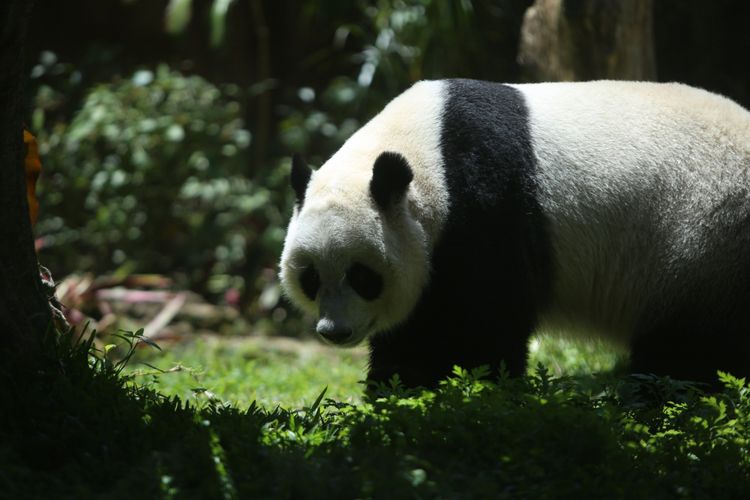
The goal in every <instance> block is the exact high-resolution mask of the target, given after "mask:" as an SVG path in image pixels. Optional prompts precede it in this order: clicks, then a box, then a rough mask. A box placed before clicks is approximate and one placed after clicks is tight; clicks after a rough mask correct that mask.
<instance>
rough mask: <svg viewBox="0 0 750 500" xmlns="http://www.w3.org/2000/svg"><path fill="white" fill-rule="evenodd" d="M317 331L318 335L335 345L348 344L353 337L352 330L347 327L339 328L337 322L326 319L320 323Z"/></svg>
mask: <svg viewBox="0 0 750 500" xmlns="http://www.w3.org/2000/svg"><path fill="white" fill-rule="evenodd" d="M315 330H316V331H317V332H318V335H320V336H321V337H323V338H324V339H326V340H328V341H329V342H333V343H334V344H341V343H343V342H346V341H347V340H348V339H349V338H351V336H352V329H351V328H349V327H347V326H339V325H337V324H336V323H335V322H333V321H331V320H330V319H326V318H323V319H321V320H320V321H318V326H317V328H316V329H315Z"/></svg>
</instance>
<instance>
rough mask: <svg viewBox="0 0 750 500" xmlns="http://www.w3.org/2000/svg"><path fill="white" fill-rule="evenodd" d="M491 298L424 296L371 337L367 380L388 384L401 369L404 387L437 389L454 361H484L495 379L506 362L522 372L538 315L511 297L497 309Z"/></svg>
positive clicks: (470, 364) (464, 363) (467, 365)
mask: <svg viewBox="0 0 750 500" xmlns="http://www.w3.org/2000/svg"><path fill="white" fill-rule="evenodd" d="M490 297H492V298H497V297H496V296H492V295H490V296H485V297H484V299H485V300H482V299H479V298H477V297H474V298H473V299H470V300H467V299H468V298H464V299H462V300H459V299H457V298H456V297H455V295H454V294H452V297H451V298H450V299H449V300H440V297H435V296H428V297H426V298H423V300H422V302H421V303H420V305H419V306H418V307H417V309H416V310H415V311H414V313H413V314H412V316H411V317H410V319H409V320H407V321H406V322H405V323H404V324H403V325H401V326H399V327H397V328H395V329H394V330H392V331H390V332H385V333H381V334H378V335H376V336H375V337H373V338H372V339H371V340H370V366H369V372H368V375H367V382H368V383H385V384H387V383H388V382H389V381H390V380H391V378H392V377H393V376H394V375H396V374H398V376H399V379H400V380H401V382H402V383H403V384H404V385H405V386H406V387H417V386H421V387H427V388H435V387H437V385H438V383H439V382H440V380H442V379H444V378H446V377H447V376H449V375H450V374H451V373H452V371H453V367H454V366H456V365H458V366H461V367H462V368H467V369H471V368H476V367H478V366H482V365H486V366H488V367H489V368H490V372H491V373H490V376H491V377H492V378H495V377H497V375H499V372H500V366H501V364H503V363H504V365H505V367H506V369H507V371H508V373H509V374H510V375H511V376H520V375H522V374H524V373H525V370H526V360H527V352H528V340H529V336H530V335H531V332H532V331H533V329H534V326H535V315H534V314H532V313H531V311H530V309H528V308H527V310H525V311H524V310H523V309H522V308H519V307H514V306H515V305H516V304H513V303H512V302H511V303H506V307H500V308H498V305H497V304H498V302H497V301H494V300H493V301H490V300H489V298H490ZM490 302H492V303H490ZM501 319H502V321H500V320H501Z"/></svg>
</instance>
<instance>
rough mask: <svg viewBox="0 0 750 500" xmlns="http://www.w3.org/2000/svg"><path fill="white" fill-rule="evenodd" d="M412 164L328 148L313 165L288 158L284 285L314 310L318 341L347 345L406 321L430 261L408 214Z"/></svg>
mask: <svg viewBox="0 0 750 500" xmlns="http://www.w3.org/2000/svg"><path fill="white" fill-rule="evenodd" d="M412 179H413V171H412V168H411V167H410V165H409V163H408V161H407V160H406V158H405V157H404V156H402V155H401V154H399V153H395V152H390V151H386V152H383V151H380V152H359V153H357V154H347V155H342V154H341V153H339V154H337V155H334V156H333V157H332V158H331V159H330V160H329V161H328V162H326V164H325V165H323V167H321V168H320V169H319V170H317V171H315V172H312V171H311V170H310V168H309V167H308V166H307V165H306V164H305V162H304V161H303V160H302V159H301V158H300V157H298V156H295V157H294V159H293V161H292V174H291V184H292V187H293V189H294V191H295V194H296V198H297V202H296V204H295V208H294V212H293V215H292V220H291V222H290V224H289V228H288V231H287V235H286V240H285V242H284V251H283V252H282V256H281V272H280V277H281V282H282V286H283V288H284V290H285V292H286V294H287V296H288V297H289V298H290V299H291V301H292V302H293V303H295V304H296V305H297V306H298V307H300V308H301V309H302V310H304V311H306V312H308V313H310V314H313V315H315V316H316V317H317V318H318V319H317V326H316V331H317V333H318V335H320V337H322V338H323V340H324V341H326V342H329V343H332V344H336V345H340V346H353V345H356V344H358V343H359V342H361V341H362V340H364V339H365V338H367V337H368V336H371V335H374V334H377V333H380V332H384V331H387V330H388V329H390V328H392V327H393V326H395V325H397V324H398V323H400V322H402V321H404V320H405V319H406V318H407V316H408V315H409V313H410V312H411V310H412V309H413V308H414V306H415V305H416V303H417V300H418V299H419V296H420V294H421V291H422V288H423V287H424V286H425V284H426V281H427V275H428V268H429V264H428V261H427V259H428V258H427V253H428V250H427V244H426V239H425V234H424V230H423V228H422V226H421V225H420V224H419V223H418V222H417V220H416V219H415V217H414V216H413V215H412V206H411V205H412V204H411V203H410V191H413V189H411V188H412V184H413V183H412Z"/></svg>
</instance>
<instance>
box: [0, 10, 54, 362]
mask: <svg viewBox="0 0 750 500" xmlns="http://www.w3.org/2000/svg"><path fill="white" fill-rule="evenodd" d="M32 5H33V2H32V1H30V0H2V1H0V336H2V341H0V353H3V354H8V353H14V354H24V355H33V353H34V352H36V351H37V350H38V348H39V346H40V341H41V339H42V337H43V335H44V334H45V333H46V332H47V329H48V328H49V326H50V321H51V314H50V308H49V304H48V302H47V298H46V296H45V293H44V291H43V288H42V283H41V280H40V278H39V269H38V264H37V260H36V254H35V252H34V244H33V239H32V235H31V221H30V219H29V208H28V202H27V200H26V188H25V184H24V182H25V177H24V162H23V159H24V152H23V128H22V124H23V104H22V103H23V99H22V90H23V87H22V81H23V77H24V76H25V75H24V65H23V58H22V52H23V51H22V49H23V44H24V40H25V37H26V26H27V23H28V20H29V17H30V15H31V9H32Z"/></svg>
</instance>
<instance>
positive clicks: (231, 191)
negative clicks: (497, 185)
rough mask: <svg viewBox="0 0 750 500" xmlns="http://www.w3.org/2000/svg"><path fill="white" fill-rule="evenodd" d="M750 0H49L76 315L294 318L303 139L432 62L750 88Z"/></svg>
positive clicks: (44, 125)
mask: <svg viewBox="0 0 750 500" xmlns="http://www.w3.org/2000/svg"><path fill="white" fill-rule="evenodd" d="M624 6H626V7H628V8H630V7H633V6H634V7H635V8H637V9H640V10H639V11H638V13H637V16H635V14H632V13H628V12H626V11H625V7H624ZM530 8H536V9H537V10H536V11H535V12H536V13H537V16H536V17H535V18H534V19H537V20H539V19H541V21H540V22H539V23H537V24H536V25H534V24H533V23H530V22H529V16H530V11H529V9H530ZM524 16H526V19H527V21H526V23H524ZM545 16H546V17H545ZM629 16H630V17H629ZM634 16H635V17H634ZM749 16H750V4H748V3H747V2H739V1H728V0H720V1H713V2H704V1H699V0H694V1H684V0H659V1H657V2H652V1H648V0H638V1H635V0H634V1H633V2H624V1H614V0H607V1H605V0H599V1H591V0H589V1H585V0H567V1H560V0H558V1H543V0H538V1H537V2H532V1H528V0H523V1H522V0H459V1H441V0H408V1H397V0H381V1H363V0H362V1H334V0H324V1H300V0H295V1H292V0H275V1H266V0H234V1H228V0H194V1H188V0H171V1H168V0H98V1H97V2H86V1H83V0H68V1H66V2H59V1H56V0H40V1H39V2H37V5H36V7H35V11H34V14H33V16H32V20H31V25H30V33H29V40H28V44H27V62H28V75H29V81H28V83H27V87H26V88H27V97H28V113H27V116H28V117H27V124H28V126H29V127H30V128H31V130H32V131H33V132H34V133H35V134H36V135H37V137H38V139H39V142H40V151H41V154H42V160H43V164H44V173H43V178H42V181H41V184H40V197H41V203H42V211H41V218H40V222H39V224H38V225H37V227H36V236H37V249H38V252H39V258H40V260H41V262H42V263H44V264H46V265H47V266H49V267H50V269H51V270H52V272H53V274H54V275H55V276H56V277H57V278H58V280H60V279H62V283H61V285H60V287H59V290H58V292H59V293H58V295H59V296H60V297H61V300H62V301H63V303H64V304H65V305H66V306H68V307H70V308H71V309H70V311H69V319H70V320H71V321H72V322H74V323H77V324H82V323H85V322H87V321H88V322H91V325H93V326H94V327H96V328H97V329H98V330H99V331H100V332H106V331H112V330H115V329H116V328H130V329H133V328H135V327H138V326H143V325H146V326H147V328H149V329H150V330H149V332H148V333H150V334H152V335H153V336H159V335H161V336H169V335H181V334H182V333H184V332H186V331H194V330H206V331H219V332H225V333H248V332H257V333H282V334H287V335H298V334H299V333H300V332H301V331H303V330H304V328H303V325H302V323H300V319H299V318H298V317H297V316H296V315H295V314H294V313H293V312H292V311H290V310H289V308H288V306H287V304H285V302H284V301H283V298H282V297H281V294H280V290H279V285H278V281H277V279H276V273H277V268H276V264H277V260H278V256H279V254H280V251H281V246H282V241H283V236H284V229H285V224H286V221H287V220H288V217H289V215H290V212H291V201H292V199H291V193H290V190H289V189H287V175H288V169H289V161H288V158H289V156H290V155H291V153H293V152H300V153H303V154H304V155H305V156H306V157H307V158H308V159H309V160H310V161H311V163H313V164H315V165H319V164H321V163H322V162H323V161H325V159H326V158H327V157H328V156H329V155H330V154H332V152H333V151H335V150H336V149H337V148H338V147H339V146H340V145H341V143H342V142H343V141H344V140H345V139H346V138H347V137H348V136H349V135H350V134H351V133H353V132H354V131H355V130H356V129H357V128H358V127H359V126H360V125H361V124H363V123H364V122H366V121H367V119H369V118H370V117H371V116H372V115H373V114H374V113H376V112H377V111H378V110H379V109H380V108H381V107H382V106H383V105H384V104H385V103H386V102H388V101H389V100H390V99H391V98H393V97H394V96H395V95H397V94H398V93H399V92H401V91H402V90H404V89H405V88H406V87H408V86H409V85H410V84H411V83H413V82H414V81H416V80H419V79H423V78H442V77H467V78H480V79H487V80H495V81H506V82H518V81H535V80H539V79H588V78H604V77H606V78H625V77H630V78H633V76H632V73H626V72H625V70H623V69H620V68H622V67H624V66H622V65H620V66H617V65H611V66H607V67H604V66H602V65H600V64H597V60H602V61H605V62H607V64H609V63H611V62H612V61H623V60H625V61H626V62H629V63H632V64H633V65H635V67H636V68H638V70H639V71H640V72H637V73H635V74H636V75H643V76H642V77H643V78H644V79H656V80H659V81H682V82H685V83H689V84H692V85H696V86H699V87H703V88H706V89H709V90H712V91H715V92H719V93H722V94H724V95H727V96H729V97H731V98H733V99H735V100H736V101H738V102H740V103H741V104H743V105H744V106H745V107H748V106H749V105H750V69H749V68H748V64H747V54H749V53H750V36H748V34H747V29H746V26H745V24H746V20H747V19H748V17H749ZM535 26H536V27H535ZM535 30H536V32H535ZM524 34H525V35H524ZM615 35H617V36H615ZM524 36H525V37H526V38H524ZM524 40H526V43H530V42H529V40H531V41H532V42H534V43H536V44H537V45H536V46H535V47H536V48H534V47H532V49H534V50H536V52H534V50H531V49H530V50H527V51H524V49H523V47H522V45H523V44H524V43H525V42H524ZM532 45H533V44H532ZM633 47H638V48H639V53H638V54H635V55H633V54H631V52H633V50H631V49H632V48H633ZM524 53H525V54H526V56H525V57H524V56H523V55H521V56H519V54H524ZM535 54H536V55H535ZM539 54H542V55H541V56H540V55H539ZM643 54H646V55H645V56H644V55H643ZM548 57H549V58H550V59H547V58H548ZM534 58H536V59H534ZM550 60H554V61H556V62H554V64H553V63H551V62H549V61H550ZM519 61H521V62H519ZM555 65H557V66H562V70H560V71H558V72H557V73H554V72H552V71H551V68H552V67H553V66H555ZM557 66H555V67H557ZM615 66H616V67H615ZM558 69H559V68H558ZM561 75H562V76H561Z"/></svg>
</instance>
